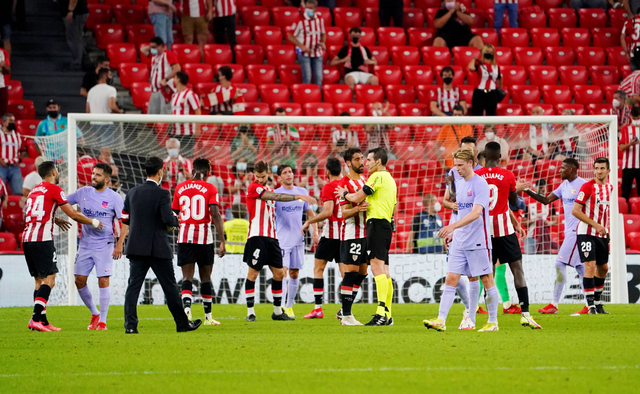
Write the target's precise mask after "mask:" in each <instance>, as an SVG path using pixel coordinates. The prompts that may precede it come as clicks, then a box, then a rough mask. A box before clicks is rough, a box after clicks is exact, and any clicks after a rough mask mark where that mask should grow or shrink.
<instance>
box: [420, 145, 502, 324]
mask: <svg viewBox="0 0 640 394" xmlns="http://www.w3.org/2000/svg"><path fill="white" fill-rule="evenodd" d="M453 159H454V164H455V169H456V171H458V174H459V175H460V176H461V177H462V178H461V179H459V180H457V181H456V182H455V190H456V202H457V203H458V220H457V221H456V222H455V223H453V224H450V225H448V226H446V227H443V228H442V229H441V230H440V231H439V232H438V236H440V237H441V238H444V239H445V241H447V240H452V242H451V246H450V248H449V258H448V261H447V266H448V267H447V277H446V280H445V286H444V291H443V294H442V299H441V301H440V310H439V313H438V317H437V318H435V319H431V320H424V321H423V323H424V325H425V327H427V328H433V329H436V330H438V331H444V330H446V325H445V323H446V320H447V315H448V314H449V310H450V309H451V306H452V305H453V300H454V298H455V293H456V286H457V285H458V281H459V280H460V277H461V276H462V275H466V276H468V277H469V278H474V277H477V276H479V277H480V280H481V281H482V283H483V284H484V286H485V288H486V289H487V300H486V303H487V309H488V310H489V320H488V322H487V324H486V325H485V326H484V327H483V328H482V329H480V330H479V331H480V332H488V331H498V303H499V295H498V289H497V288H496V285H495V282H494V280H493V266H492V263H491V227H490V225H491V222H490V220H489V185H488V184H487V181H485V180H484V179H483V178H481V177H480V176H478V175H476V174H475V173H474V172H473V165H474V153H473V150H471V149H462V148H461V149H458V150H457V151H456V152H455V153H454V154H453ZM469 301H470V303H471V305H470V307H469V318H470V319H471V321H472V322H473V323H474V324H475V318H476V306H477V298H476V297H471V299H470V300H469Z"/></svg>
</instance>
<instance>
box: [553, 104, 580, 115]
mask: <svg viewBox="0 0 640 394" xmlns="http://www.w3.org/2000/svg"><path fill="white" fill-rule="evenodd" d="M555 107H556V113H557V114H561V113H562V111H564V110H565V109H572V110H573V112H574V115H586V114H587V112H586V111H585V109H584V105H582V104H572V103H561V104H556V106H555Z"/></svg>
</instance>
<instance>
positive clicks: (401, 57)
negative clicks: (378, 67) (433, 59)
mask: <svg viewBox="0 0 640 394" xmlns="http://www.w3.org/2000/svg"><path fill="white" fill-rule="evenodd" d="M391 63H393V64H395V65H396V66H406V65H411V64H413V65H418V64H420V52H418V48H416V47H405V46H395V47H391Z"/></svg>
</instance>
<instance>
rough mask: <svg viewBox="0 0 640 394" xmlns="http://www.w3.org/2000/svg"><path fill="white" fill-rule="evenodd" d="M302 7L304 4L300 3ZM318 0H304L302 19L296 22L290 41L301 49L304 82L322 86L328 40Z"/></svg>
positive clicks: (299, 58)
mask: <svg viewBox="0 0 640 394" xmlns="http://www.w3.org/2000/svg"><path fill="white" fill-rule="evenodd" d="M300 6H301V7H302V4H300ZM317 7H318V3H317V1H316V0H304V11H303V13H302V19H301V20H300V21H298V22H296V23H295V24H294V25H293V26H292V28H293V34H289V36H288V39H289V41H290V42H291V43H292V44H293V45H295V46H296V47H297V49H298V50H299V53H298V61H299V63H300V65H301V66H302V83H311V75H312V74H313V82H315V83H316V85H318V86H322V61H323V55H324V51H325V49H327V47H326V45H325V43H326V41H327V34H326V31H325V29H324V19H322V17H320V15H319V13H318V12H316V8H317Z"/></svg>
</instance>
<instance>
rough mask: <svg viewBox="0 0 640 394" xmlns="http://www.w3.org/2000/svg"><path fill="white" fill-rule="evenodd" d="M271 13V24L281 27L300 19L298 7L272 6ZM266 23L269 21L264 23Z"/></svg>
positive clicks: (289, 25) (290, 24) (286, 26)
mask: <svg viewBox="0 0 640 394" xmlns="http://www.w3.org/2000/svg"><path fill="white" fill-rule="evenodd" d="M271 14H272V15H273V24H274V25H276V26H278V27H281V28H288V27H291V26H292V25H293V24H294V23H296V22H297V21H299V20H300V12H299V11H298V7H273V8H272V9H271ZM268 24H269V22H267V23H266V24H265V25H268ZM326 27H328V25H327V26H325V29H326Z"/></svg>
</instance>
